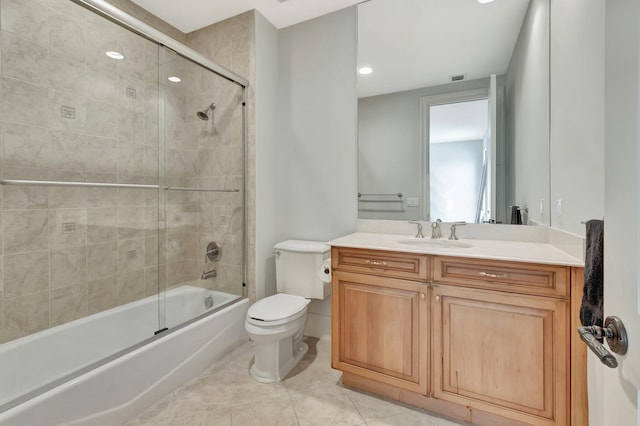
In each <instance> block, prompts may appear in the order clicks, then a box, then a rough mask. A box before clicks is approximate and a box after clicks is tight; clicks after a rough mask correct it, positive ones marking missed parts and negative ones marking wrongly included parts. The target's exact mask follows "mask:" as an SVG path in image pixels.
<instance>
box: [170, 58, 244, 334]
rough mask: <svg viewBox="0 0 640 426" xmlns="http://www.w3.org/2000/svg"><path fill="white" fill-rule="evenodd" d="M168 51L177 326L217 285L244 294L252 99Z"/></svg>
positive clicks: (173, 321)
mask: <svg viewBox="0 0 640 426" xmlns="http://www.w3.org/2000/svg"><path fill="white" fill-rule="evenodd" d="M160 57H161V68H160V87H161V93H162V97H163V100H164V102H163V104H162V106H161V109H163V111H162V112H161V118H163V120H164V126H161V131H162V132H163V133H162V134H161V136H160V144H161V146H164V149H163V150H161V153H160V158H159V164H160V185H161V186H163V187H165V188H166V191H165V192H164V193H163V194H162V195H161V200H160V209H161V211H160V222H161V223H163V224H164V227H163V229H162V230H161V244H160V254H161V255H160V258H161V259H162V260H163V262H164V263H163V264H162V265H161V268H160V269H161V274H160V276H161V282H160V288H161V290H162V297H161V304H160V305H161V310H162V309H163V308H164V313H165V315H166V322H165V323H164V324H161V325H162V326H163V327H168V328H171V327H174V326H176V325H178V324H180V323H183V322H185V321H188V320H190V319H192V318H194V317H195V316H198V315H201V314H203V313H204V312H205V311H207V310H208V309H210V308H212V307H214V306H211V303H212V302H211V300H212V299H215V301H214V304H215V302H216V301H217V300H218V296H215V294H216V293H212V292H211V291H218V292H224V293H228V294H232V295H236V296H240V295H242V291H243V266H242V265H243V263H244V167H245V166H244V139H243V136H244V134H243V133H244V132H243V129H244V117H243V110H244V105H243V104H244V102H243V88H242V86H240V85H238V84H236V83H234V82H231V81H229V80H228V79H226V78H223V77H221V76H219V75H217V74H214V73H212V72H211V71H210V70H208V69H205V68H203V67H201V66H200V65H197V64H195V63H193V62H191V61H189V60H187V59H185V58H184V57H182V56H179V55H177V54H175V53H174V52H172V51H171V50H169V49H165V48H163V49H162V50H161V53H160ZM209 297H211V299H209ZM187 300H188V301H189V302H184V301H187ZM161 320H162V318H161Z"/></svg>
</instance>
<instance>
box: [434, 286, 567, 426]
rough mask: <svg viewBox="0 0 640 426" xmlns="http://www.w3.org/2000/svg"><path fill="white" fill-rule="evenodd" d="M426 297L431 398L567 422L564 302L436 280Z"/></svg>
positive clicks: (537, 421) (540, 421) (530, 419)
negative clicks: (429, 316) (430, 324)
mask: <svg viewBox="0 0 640 426" xmlns="http://www.w3.org/2000/svg"><path fill="white" fill-rule="evenodd" d="M431 300H432V312H433V327H434V328H433V342H432V348H431V349H432V353H433V358H432V359H433V361H432V362H433V380H434V382H433V396H434V397H435V398H438V399H442V400H447V401H451V402H454V403H457V404H463V405H465V406H467V407H468V409H469V410H471V411H473V409H480V410H482V411H486V412H491V413H495V414H498V415H501V416H505V417H508V418H511V419H513V420H514V421H517V422H523V423H525V424H533V425H566V424H567V418H568V417H567V414H568V413H567V412H568V409H567V401H568V378H569V375H568V372H569V369H568V366H569V361H568V347H569V336H568V335H567V325H568V306H567V303H568V302H567V301H564V300H560V299H554V298H545V297H538V296H525V295H514V294H508V293H500V292H495V291H485V290H475V289H467V288H460V287H447V286H437V285H436V286H434V288H433V289H432V296H431Z"/></svg>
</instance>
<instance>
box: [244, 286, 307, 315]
mask: <svg viewBox="0 0 640 426" xmlns="http://www.w3.org/2000/svg"><path fill="white" fill-rule="evenodd" d="M309 302H310V300H308V299H305V298H304V297H302V296H294V295H291V294H283V293H278V294H274V295H273V296H269V297H266V298H264V299H262V300H259V301H257V302H256V303H254V304H253V306H251V307H250V308H249V313H248V315H249V317H250V318H255V319H258V320H262V321H277V320H281V319H283V318H288V317H290V316H293V315H295V314H297V313H298V312H300V311H301V310H303V309H304V308H305V307H306V306H307V305H308V304H309Z"/></svg>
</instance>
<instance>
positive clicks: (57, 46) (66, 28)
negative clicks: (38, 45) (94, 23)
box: [48, 10, 87, 58]
mask: <svg viewBox="0 0 640 426" xmlns="http://www.w3.org/2000/svg"><path fill="white" fill-rule="evenodd" d="M48 26H49V48H50V49H53V50H59V51H62V52H65V53H67V54H70V55H73V56H74V57H77V58H84V56H85V46H86V42H87V36H86V28H85V26H84V22H83V17H82V18H81V17H79V16H71V15H66V14H62V13H57V12H55V11H53V10H50V13H49V19H48Z"/></svg>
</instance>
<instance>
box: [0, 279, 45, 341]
mask: <svg viewBox="0 0 640 426" xmlns="http://www.w3.org/2000/svg"><path fill="white" fill-rule="evenodd" d="M48 327H49V292H48V291H44V292H42V293H37V294H34V295H30V296H22V297H16V298H15V299H5V304H4V329H5V337H6V339H7V340H13V339H17V338H18V337H22V336H27V335H29V334H32V333H35V332H37V331H40V330H44V329H46V328H48Z"/></svg>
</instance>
